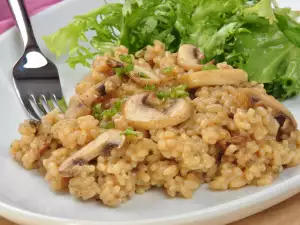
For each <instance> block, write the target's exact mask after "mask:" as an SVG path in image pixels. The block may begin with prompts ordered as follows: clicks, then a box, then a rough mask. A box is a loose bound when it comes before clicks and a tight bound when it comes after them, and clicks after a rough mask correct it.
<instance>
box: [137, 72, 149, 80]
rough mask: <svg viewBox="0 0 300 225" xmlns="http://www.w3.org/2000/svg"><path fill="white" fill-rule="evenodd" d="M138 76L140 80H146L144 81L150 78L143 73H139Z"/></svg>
mask: <svg viewBox="0 0 300 225" xmlns="http://www.w3.org/2000/svg"><path fill="white" fill-rule="evenodd" d="M138 75H139V77H142V78H146V79H149V78H150V77H149V76H148V75H147V74H145V73H143V72H139V73H138Z"/></svg>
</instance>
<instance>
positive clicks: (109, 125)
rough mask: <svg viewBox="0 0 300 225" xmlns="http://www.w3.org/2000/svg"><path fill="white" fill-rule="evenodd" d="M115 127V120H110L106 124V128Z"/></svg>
mask: <svg viewBox="0 0 300 225" xmlns="http://www.w3.org/2000/svg"><path fill="white" fill-rule="evenodd" d="M112 128H115V124H114V122H113V121H109V122H107V123H106V125H105V126H104V129H112Z"/></svg>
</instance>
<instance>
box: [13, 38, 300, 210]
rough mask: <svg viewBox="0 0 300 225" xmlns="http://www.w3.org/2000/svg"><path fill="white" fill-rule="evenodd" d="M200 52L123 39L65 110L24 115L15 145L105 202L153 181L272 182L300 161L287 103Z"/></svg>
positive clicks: (70, 185)
mask: <svg viewBox="0 0 300 225" xmlns="http://www.w3.org/2000/svg"><path fill="white" fill-rule="evenodd" d="M203 57H204V55H203V54H202V53H201V52H200V51H199V50H198V49H197V48H196V47H194V46H192V45H187V44H186V45H182V46H181V47H180V48H179V50H178V52H177V53H170V52H168V51H166V50H165V46H164V44H162V43H161V42H159V41H155V42H154V45H153V46H147V47H146V48H145V49H143V50H141V51H139V52H136V53H135V54H134V55H131V54H128V50H127V49H126V48H125V47H123V46H120V47H118V48H116V49H115V50H114V52H110V53H107V54H105V55H104V56H97V57H96V59H95V60H94V62H93V64H92V67H91V72H90V74H89V75H87V76H86V77H84V79H83V80H82V81H81V82H80V83H79V84H78V85H77V86H76V95H74V96H73V97H72V98H71V100H70V102H69V106H68V109H67V111H66V112H65V113H62V112H59V111H57V110H54V111H52V112H50V113H48V114H47V115H46V116H44V117H43V118H42V120H41V121H32V120H28V121H25V122H24V123H22V124H21V125H20V126H19V132H20V134H21V135H22V136H21V139H20V140H15V141H14V142H13V143H12V145H11V150H10V151H11V155H12V156H13V158H14V159H15V160H16V161H17V162H19V163H20V164H21V165H22V166H23V167H24V168H26V169H37V170H38V171H40V173H41V174H42V175H43V176H44V177H45V180H46V181H47V182H48V183H49V186H50V188H51V189H52V190H54V191H58V192H59V191H69V193H70V194H71V195H73V196H75V197H76V198H78V199H82V200H88V199H95V200H101V202H103V204H105V205H108V206H118V205H119V204H121V203H123V202H126V201H127V200H129V199H130V198H131V196H133V195H134V194H135V193H137V194H142V193H144V192H146V191H148V190H150V189H151V188H152V187H162V188H164V189H165V191H166V193H167V194H168V195H169V196H171V197H175V196H182V197H185V198H192V195H193V193H194V192H195V191H196V190H197V189H198V188H199V186H200V185H201V184H204V183H208V186H209V188H210V189H212V190H226V189H237V188H241V187H244V186H246V185H258V186H261V185H268V184H270V183H272V181H273V180H274V179H275V178H276V177H277V176H278V174H279V173H280V172H281V171H282V170H283V169H284V168H286V167H291V166H295V165H297V164H299V163H300V132H299V131H298V130H297V123H296V120H295V118H294V117H293V115H292V114H291V113H290V112H289V110H288V109H287V108H285V107H284V106H283V105H282V104H281V103H280V102H279V101H277V100H276V99H275V98H273V97H272V96H269V95H267V94H266V91H265V89H264V87H263V85H262V84H258V83H252V82H248V76H247V73H246V72H244V71H243V70H240V69H234V68H232V67H231V66H229V65H227V64H226V63H219V64H217V65H215V64H214V62H213V61H211V62H209V63H207V64H200V63H199V62H200V61H201V58H203Z"/></svg>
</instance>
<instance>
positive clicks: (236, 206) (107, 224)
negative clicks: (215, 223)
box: [0, 0, 300, 225]
mask: <svg viewBox="0 0 300 225" xmlns="http://www.w3.org/2000/svg"><path fill="white" fill-rule="evenodd" d="M72 1H75V0H68V1H61V2H59V3H57V4H55V5H53V6H50V7H49V8H47V9H45V10H43V11H41V12H39V13H37V14H36V15H34V16H33V18H35V17H38V16H42V15H43V14H47V13H51V12H53V11H57V10H59V8H60V7H62V6H64V5H68V4H72V3H71V2H72ZM15 30H16V26H13V27H11V28H10V29H8V30H7V31H5V32H4V33H2V34H1V35H0V43H2V42H3V41H5V40H6V39H7V38H9V37H10V36H11V35H13V32H14V31H15ZM299 192H300V173H298V174H296V175H293V176H292V177H290V178H288V179H287V180H284V181H280V182H279V183H277V184H272V186H269V187H267V188H265V189H262V190H260V191H257V192H255V193H252V194H250V195H247V196H244V197H240V198H238V199H235V200H232V201H229V202H226V203H222V204H219V205H217V206H209V207H207V208H205V209H200V210H194V211H193V212H189V213H186V212H185V213H181V214H178V215H171V216H164V217H159V218H151V219H142V220H124V221H113V220H101V221H90V220H72V219H64V218H62V217H55V216H49V215H44V214H41V213H37V212H33V211H30V210H26V209H21V208H18V207H16V206H11V205H9V204H7V203H4V202H1V201H0V215H1V216H3V217H4V218H7V219H9V220H11V221H15V222H24V223H26V224H29V222H30V223H32V221H36V220H38V221H36V222H43V223H47V224H48V223H50V224H56V223H64V224H70V225H71V224H72V225H74V224H82V225H98V224H99V223H101V224H103V225H132V224H143V225H154V224H155V225H158V224H164V223H170V224H174V225H175V224H183V223H191V222H206V221H209V220H210V219H212V218H217V219H218V220H219V221H220V220H222V221H226V220H228V221H227V222H234V221H236V220H238V219H242V218H244V217H247V216H250V215H253V214H255V213H257V212H259V211H261V210H264V209H266V208H269V207H271V206H273V205H275V204H277V203H279V202H281V201H284V200H286V199H287V198H289V197H291V196H293V195H295V194H297V193H299ZM275 197H278V198H279V197H280V198H279V199H276V200H275V199H274V198H275ZM272 200H274V201H272ZM261 203H264V204H261ZM260 204H261V206H259V207H257V208H256V209H254V210H253V211H251V210H249V208H250V207H253V206H256V205H260ZM238 211H240V212H241V213H240V215H238V216H235V217H234V218H225V217H226V215H228V214H229V213H234V212H238Z"/></svg>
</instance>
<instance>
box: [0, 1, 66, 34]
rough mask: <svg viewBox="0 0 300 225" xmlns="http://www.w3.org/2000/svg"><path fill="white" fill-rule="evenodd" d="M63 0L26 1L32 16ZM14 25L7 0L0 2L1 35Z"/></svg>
mask: <svg viewBox="0 0 300 225" xmlns="http://www.w3.org/2000/svg"><path fill="white" fill-rule="evenodd" d="M59 1H61V0H25V4H26V7H27V10H28V12H29V14H30V15H34V14H35V13H37V12H39V11H41V10H43V9H45V8H47V7H48V6H50V5H52V4H55V3H57V2H59ZM13 25H14V20H13V17H12V14H11V12H10V10H9V7H8V5H7V2H6V0H0V34H2V33H3V32H4V31H6V30H7V29H9V28H10V27H12V26H13Z"/></svg>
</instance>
